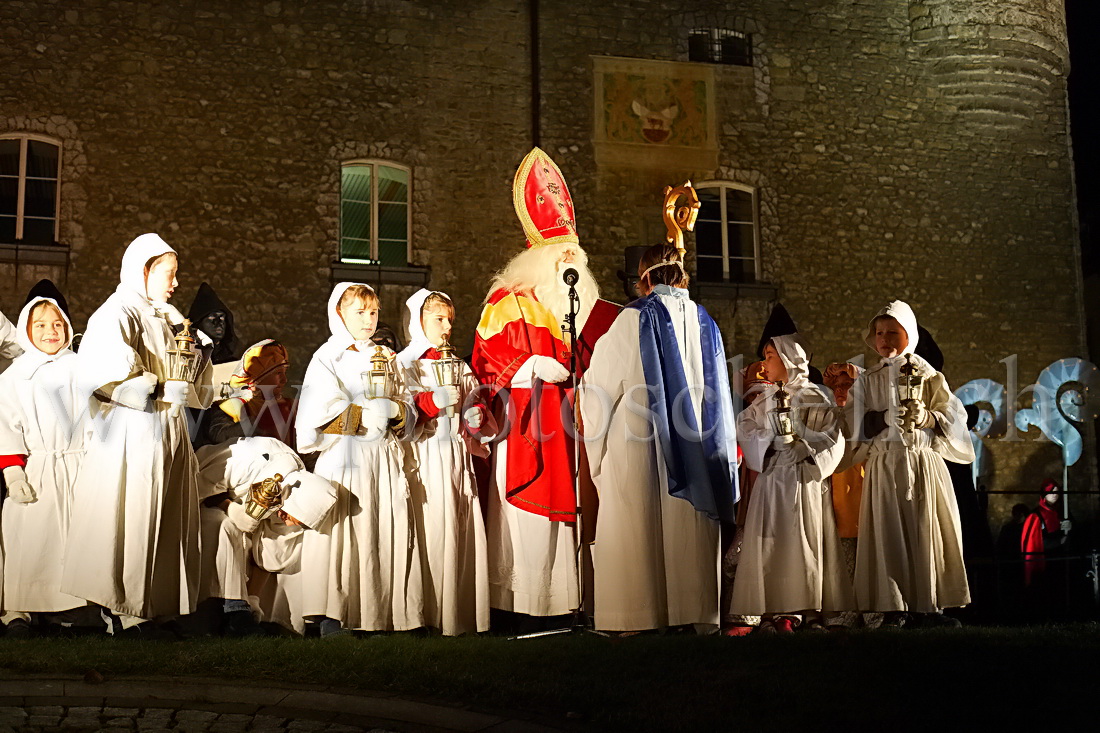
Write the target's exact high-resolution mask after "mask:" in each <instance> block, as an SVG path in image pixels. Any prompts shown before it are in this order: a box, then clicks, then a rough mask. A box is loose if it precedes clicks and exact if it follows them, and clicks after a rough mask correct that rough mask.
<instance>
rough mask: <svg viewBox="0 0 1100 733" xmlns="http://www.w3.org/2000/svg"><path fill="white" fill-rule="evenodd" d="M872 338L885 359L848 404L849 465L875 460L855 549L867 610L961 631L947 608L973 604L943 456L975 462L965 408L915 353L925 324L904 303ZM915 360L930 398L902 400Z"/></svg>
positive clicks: (877, 324)
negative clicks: (900, 387)
mask: <svg viewBox="0 0 1100 733" xmlns="http://www.w3.org/2000/svg"><path fill="white" fill-rule="evenodd" d="M864 340H865V342H866V343H867V345H868V346H870V347H871V348H873V349H874V350H875V351H876V352H877V353H878V354H879V356H880V357H882V359H881V361H880V362H879V363H878V364H877V365H876V366H873V367H871V368H870V369H867V370H866V371H865V372H863V373H862V374H861V375H860V376H859V378H858V379H857V380H856V382H855V384H854V385H853V386H852V389H851V392H850V393H849V396H848V404H847V405H846V406H845V421H846V428H845V429H846V431H848V434H849V435H851V436H852V440H853V441H854V445H853V449H852V450H850V451H849V457H848V460H849V461H851V462H853V463H857V462H859V461H866V462H867V465H866V474H865V477H864V480H863V497H862V503H861V505H860V514H859V544H858V546H857V549H856V570H855V591H856V601H857V603H858V604H859V608H860V610H863V611H883V612H885V614H886V615H885V617H884V620H883V626H894V627H899V626H903V625H905V624H906V623H908V622H910V621H912V620H913V619H912V618H911V615H913V614H915V615H918V616H919V617H920V621H921V623H922V624H924V625H928V626H957V625H958V621H957V620H955V619H952V618H950V617H947V616H944V615H943V613H942V609H944V608H951V607H956V606H964V605H966V604H967V603H969V602H970V589H969V585H968V583H967V579H966V569H965V567H964V566H963V555H962V531H961V524H960V521H959V508H958V504H957V502H956V499H955V493H954V490H953V489H952V486H951V478H950V476H949V474H948V473H947V467H946V465H945V464H944V462H943V460H941V457H942V458H943V459H946V460H949V461H954V462H956V463H969V462H972V461H973V460H974V448H973V445H972V444H971V442H970V436H969V432H968V430H967V427H966V413H965V411H964V409H963V405H962V403H961V402H960V401H959V398H958V397H956V396H955V395H954V394H953V393H952V392H951V389H950V388H949V387H948V385H947V380H946V379H944V376H943V375H942V374H940V373H939V372H937V371H936V370H935V369H933V368H932V367H931V366H930V365H929V364H928V362H927V361H925V360H924V359H922V358H921V357H919V356H917V355H916V354H915V353H913V350H914V349H915V348H916V346H917V340H918V334H917V319H916V316H915V315H914V314H913V310H912V309H911V308H910V307H909V305H908V304H906V303H904V302H902V301H900V300H895V301H893V302H892V303H890V304H889V305H888V306H886V307H885V308H884V309H882V310H881V311H880V312H879V314H878V315H876V316H875V318H873V319H872V320H871V323H870V325H869V327H868V332H867V335H866V337H865V339H864ZM906 359H908V360H909V361H910V362H911V363H912V365H913V366H914V367H915V368H916V371H917V374H919V375H920V376H921V377H922V378H923V380H924V381H923V387H922V390H923V394H922V397H921V398H920V399H918V400H914V401H912V402H910V403H909V404H907V405H901V404H900V403H899V396H898V392H897V381H898V376H899V370H900V368H901V367H902V365H903V363H904V362H905V361H906Z"/></svg>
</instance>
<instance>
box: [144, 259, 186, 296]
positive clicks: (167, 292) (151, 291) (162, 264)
mask: <svg viewBox="0 0 1100 733" xmlns="http://www.w3.org/2000/svg"><path fill="white" fill-rule="evenodd" d="M178 266H179V261H178V260H177V259H176V258H175V257H165V258H164V259H162V260H160V261H158V262H157V263H156V264H155V265H153V266H152V267H151V268H149V274H148V275H146V276H145V294H146V295H148V296H149V300H152V301H156V302H158V303H167V302H168V299H169V298H171V297H172V293H173V292H175V290H176V288H177V287H178V286H179V283H178V282H176V268H177V267H178Z"/></svg>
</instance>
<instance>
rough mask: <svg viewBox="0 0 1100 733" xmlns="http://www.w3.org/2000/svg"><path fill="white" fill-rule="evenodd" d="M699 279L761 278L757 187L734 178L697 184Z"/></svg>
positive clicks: (696, 226)
mask: <svg viewBox="0 0 1100 733" xmlns="http://www.w3.org/2000/svg"><path fill="white" fill-rule="evenodd" d="M695 190H696V191H697V192H698V194H699V204H700V206H699V217H698V218H697V219H696V222H695V255H696V264H695V269H696V275H695V277H696V279H697V280H699V281H700V282H736V283H753V282H757V281H759V280H760V278H761V271H760V225H759V215H758V207H757V201H756V189H755V188H753V187H752V186H746V185H743V184H740V183H733V182H731V181H704V182H702V183H699V184H696V186H695Z"/></svg>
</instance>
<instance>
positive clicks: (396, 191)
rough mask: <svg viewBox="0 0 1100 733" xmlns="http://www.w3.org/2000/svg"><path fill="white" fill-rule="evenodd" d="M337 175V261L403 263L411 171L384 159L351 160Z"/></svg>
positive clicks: (408, 228)
mask: <svg viewBox="0 0 1100 733" xmlns="http://www.w3.org/2000/svg"><path fill="white" fill-rule="evenodd" d="M340 173H341V175H340V261H341V262H348V263H353V264H368V265H382V266H385V267H404V266H406V265H408V264H409V248H410V245H411V241H410V240H411V237H410V231H411V229H412V226H411V222H412V207H411V206H410V202H411V201H412V196H411V193H412V171H411V170H410V169H409V168H407V167H405V166H403V165H399V164H397V163H391V162H389V161H383V160H351V161H347V162H345V163H344V164H343V166H342V167H341V172H340Z"/></svg>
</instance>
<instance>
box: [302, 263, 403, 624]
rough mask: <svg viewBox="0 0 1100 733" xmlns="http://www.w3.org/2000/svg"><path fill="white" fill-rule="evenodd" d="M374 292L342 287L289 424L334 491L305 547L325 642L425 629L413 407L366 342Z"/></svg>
mask: <svg viewBox="0 0 1100 733" xmlns="http://www.w3.org/2000/svg"><path fill="white" fill-rule="evenodd" d="M378 305H379V302H378V295H377V294H376V293H375V292H374V290H373V289H372V288H371V287H370V286H369V285H364V284H362V283H349V282H343V283H339V284H337V285H336V287H335V288H334V289H333V291H332V295H331V296H330V297H329V301H328V322H329V330H330V331H331V333H332V335H331V336H330V337H329V339H328V341H326V342H325V343H324V344H322V345H321V348H319V349H317V351H316V353H314V355H313V359H312V360H311V361H310V363H309V368H308V369H307V370H306V376H305V380H304V382H303V384H302V396H301V399H300V400H299V403H298V414H297V418H296V420H295V430H296V432H297V443H298V451H299V452H301V453H313V452H317V451H319V452H320V456H319V457H318V458H317V464H316V466H315V467H314V473H315V474H317V475H318V476H321V477H323V478H326V479H328V480H330V481H331V482H332V483H333V485H334V486H335V487H336V492H337V500H336V506H335V508H334V509H333V512H332V513H331V515H330V517H331V519H330V520H328V521H327V522H326V523H325V526H322V527H317V528H315V529H318V530H320V531H318V532H312V533H307V535H306V536H305V537H304V538H303V541H302V559H301V563H302V588H301V593H302V614H303V616H304V617H305V618H306V619H312V620H315V621H317V622H318V623H319V625H320V633H321V635H322V636H330V635H333V634H337V633H347V632H348V631H349V630H360V631H391V630H392V631H402V630H408V629H415V628H418V627H420V626H422V625H423V621H424V618H423V599H422V586H421V568H420V550H419V548H418V547H417V537H416V530H415V520H414V516H415V515H414V510H413V506H412V499H411V497H410V494H409V484H408V481H407V479H406V477H405V470H404V450H403V447H402V445H401V443H400V442H399V438H400V436H402V435H404V434H407V433H408V432H409V431H410V430H411V429H412V426H414V425H415V424H416V410H415V409H414V408H413V404H412V399H411V397H410V396H409V393H408V391H407V389H406V387H405V383H404V379H403V377H402V374H401V373H400V370H398V369H395V368H394V364H393V362H394V353H393V351H391V350H390V349H388V348H386V347H385V346H378V345H375V344H374V343H372V342H371V340H370V338H371V335H372V334H373V333H374V331H375V329H376V328H377V327H378Z"/></svg>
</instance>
